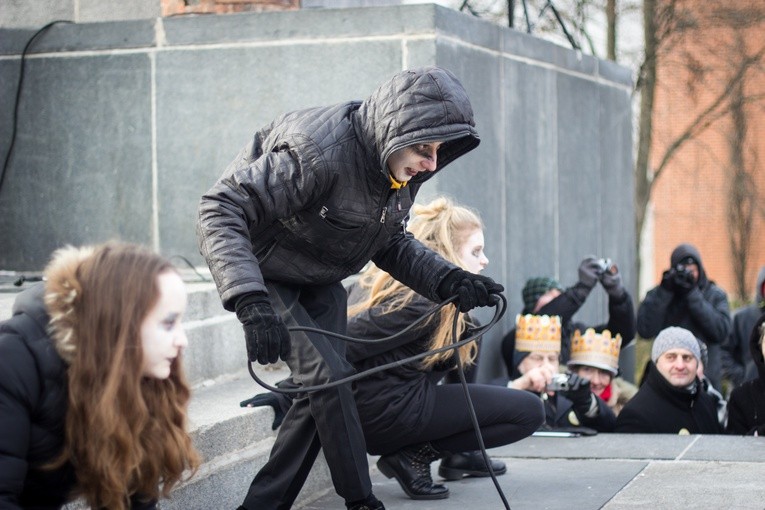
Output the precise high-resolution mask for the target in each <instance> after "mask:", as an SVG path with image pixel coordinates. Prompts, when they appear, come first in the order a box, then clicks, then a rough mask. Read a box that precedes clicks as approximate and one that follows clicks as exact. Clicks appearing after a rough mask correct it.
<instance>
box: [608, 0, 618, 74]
mask: <svg viewBox="0 0 765 510" xmlns="http://www.w3.org/2000/svg"><path fill="white" fill-rule="evenodd" d="M606 58H607V59H608V60H613V61H614V62H616V0H606Z"/></svg>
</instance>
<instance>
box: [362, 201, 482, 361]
mask: <svg viewBox="0 0 765 510" xmlns="http://www.w3.org/2000/svg"><path fill="white" fill-rule="evenodd" d="M412 212H413V213H414V216H413V218H412V221H411V222H410V223H409V228H408V230H409V232H411V233H412V235H413V236H414V237H415V238H416V239H417V240H419V241H420V242H421V243H422V244H424V245H425V246H427V247H428V248H430V249H431V250H433V251H435V252H436V253H438V254H439V255H441V256H442V257H444V258H445V259H446V260H448V261H449V262H452V263H453V264H456V265H458V266H460V265H461V264H462V262H461V261H460V259H459V250H460V248H462V246H463V245H464V244H465V243H466V242H467V240H468V238H469V237H470V236H471V235H472V234H473V233H474V232H475V231H476V230H480V229H482V228H483V223H482V222H481V218H480V216H479V215H478V213H477V212H475V211H473V210H471V209H468V208H467V207H463V206H459V205H456V204H454V203H453V202H452V201H451V200H449V199H448V198H446V197H439V198H436V199H434V200H432V201H431V202H430V203H428V204H425V205H415V206H414V207H412ZM359 285H361V287H362V288H364V289H366V290H367V297H366V299H365V300H363V301H361V302H359V303H356V304H355V305H353V306H351V307H349V309H348V315H349V316H353V315H356V314H358V313H360V312H362V311H364V310H366V309H368V308H371V307H373V306H377V305H382V306H384V311H385V312H386V313H389V312H391V311H395V310H400V309H402V308H404V307H405V306H406V305H408V304H409V303H410V302H411V301H412V299H413V298H414V296H415V292H414V291H413V290H412V289H410V288H409V287H407V286H406V285H404V284H403V283H401V282H399V281H398V280H395V279H393V277H391V276H390V275H389V274H388V273H386V272H385V271H382V270H381V269H379V268H378V267H377V266H374V265H371V266H369V268H367V269H366V270H365V271H364V272H363V273H362V274H361V277H360V279H359ZM455 313H457V309H456V307H454V306H445V307H444V308H442V309H441V311H440V314H439V316H438V323H437V325H436V328H435V333H434V334H433V336H432V337H431V341H430V345H429V350H432V349H437V348H440V347H444V346H445V345H448V344H450V343H451V339H452V323H453V321H454V314H455ZM402 327H403V325H402ZM464 331H465V314H462V313H461V314H460V316H459V319H458V331H457V332H458V334H459V335H462V333H463V332H464ZM476 350H477V346H476V344H475V342H470V343H468V344H466V345H463V346H462V347H460V348H459V349H458V352H459V363H460V364H461V365H463V366H467V365H471V364H472V363H473V362H474V360H475V355H476ZM452 352H453V351H451V350H448V351H444V352H442V353H439V354H433V355H431V356H428V357H426V358H425V359H424V360H423V367H425V368H427V367H431V366H433V365H434V364H435V363H437V362H439V361H446V360H448V359H449V358H451V356H452Z"/></svg>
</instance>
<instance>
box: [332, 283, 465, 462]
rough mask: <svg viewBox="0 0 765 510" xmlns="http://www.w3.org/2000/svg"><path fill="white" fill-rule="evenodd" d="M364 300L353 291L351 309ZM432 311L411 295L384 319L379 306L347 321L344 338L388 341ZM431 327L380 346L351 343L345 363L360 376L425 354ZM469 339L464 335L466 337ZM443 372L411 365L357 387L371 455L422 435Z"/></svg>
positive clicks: (363, 381)
mask: <svg viewBox="0 0 765 510" xmlns="http://www.w3.org/2000/svg"><path fill="white" fill-rule="evenodd" d="M363 295H364V291H363V290H362V289H361V288H360V287H359V286H358V285H353V286H352V287H351V289H350V295H349V303H355V302H357V301H358V300H360V299H361V297H362V296H363ZM435 306H436V305H435V304H434V303H433V302H432V301H429V300H427V299H425V298H424V297H422V296H420V295H415V297H414V299H413V300H412V301H411V302H409V304H407V305H406V306H405V307H404V308H402V309H400V310H396V312H395V313H386V312H385V311H384V307H383V306H375V307H372V308H370V309H368V310H365V311H363V312H362V313H360V314H358V315H355V316H353V317H350V318H349V320H348V335H349V336H353V337H357V338H370V339H374V338H383V337H387V336H390V335H392V334H394V333H398V332H399V331H401V330H402V329H404V328H405V327H406V326H408V325H410V324H411V323H413V322H414V321H415V320H417V319H420V318H422V317H423V316H424V315H425V314H426V313H427V312H428V311H430V310H433V309H434V308H435ZM435 324H436V323H435V320H433V321H430V322H429V323H428V324H426V325H424V326H421V327H418V328H415V329H413V330H411V331H409V332H408V333H407V334H404V335H402V336H400V337H399V338H397V339H396V340H393V341H389V342H385V343H382V344H381V343H377V344H358V343H349V344H348V348H347V349H348V350H347V353H346V355H347V358H348V360H349V361H351V362H352V363H353V365H354V366H355V367H356V370H357V371H359V372H360V371H362V370H368V369H370V368H374V367H377V366H380V365H384V364H386V363H390V362H392V361H397V360H401V359H404V358H407V357H410V356H414V355H416V354H421V353H423V352H425V351H427V350H428V346H429V344H430V339H431V337H432V335H433V333H434V332H435ZM469 333H470V330H469V329H468V330H467V331H466V334H469ZM463 336H464V335H463ZM447 369H448V367H447V366H443V367H436V368H435V369H431V370H427V371H425V370H423V369H422V368H421V365H420V363H419V362H414V363H408V364H406V365H401V366H398V367H394V368H391V369H388V370H385V371H383V372H379V373H377V374H372V375H370V376H368V377H365V378H364V379H361V380H359V381H358V382H357V383H356V389H355V393H354V395H355V397H356V406H357V408H358V411H359V417H360V418H361V424H362V428H363V429H364V437H365V438H366V442H367V451H368V452H369V453H371V454H373V455H380V454H385V453H390V452H392V451H395V450H398V449H399V448H401V447H402V446H405V445H407V444H409V443H410V442H411V441H410V440H409V439H408V436H409V435H410V434H412V433H419V432H421V431H422V429H423V427H424V426H425V424H427V423H428V422H429V421H430V417H431V416H432V413H433V407H434V405H435V386H436V384H438V382H439V381H440V380H441V379H442V378H443V377H444V375H445V374H446V370H447Z"/></svg>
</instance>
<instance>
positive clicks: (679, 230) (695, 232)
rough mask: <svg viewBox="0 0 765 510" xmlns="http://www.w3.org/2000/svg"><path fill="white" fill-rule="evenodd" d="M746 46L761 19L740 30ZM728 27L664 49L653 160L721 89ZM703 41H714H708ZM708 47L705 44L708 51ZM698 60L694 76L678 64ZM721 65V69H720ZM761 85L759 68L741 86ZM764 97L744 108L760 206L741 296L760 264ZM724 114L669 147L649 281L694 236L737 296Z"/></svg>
mask: <svg viewBox="0 0 765 510" xmlns="http://www.w3.org/2000/svg"><path fill="white" fill-rule="evenodd" d="M743 35H744V40H745V42H746V45H747V47H748V51H749V52H754V51H755V49H757V48H760V47H762V45H763V43H765V35H763V31H762V25H761V24H760V25H759V26H758V25H755V26H753V27H752V28H750V29H746V30H744V31H743ZM732 36H733V34H731V33H730V32H727V33H726V31H724V30H717V31H714V30H705V31H704V33H702V34H700V36H699V39H696V40H693V39H689V40H688V41H687V44H685V45H678V46H676V47H675V48H674V51H673V52H672V53H671V54H670V55H667V56H665V59H664V60H663V62H664V63H665V65H664V66H663V67H661V68H660V69H659V83H660V85H659V86H658V88H657V94H656V103H655V110H654V146H653V153H652V163H653V164H654V165H657V164H658V163H659V159H660V158H661V156H662V155H663V154H664V152H665V151H666V147H667V145H668V144H669V143H671V142H672V141H673V140H675V139H676V138H677V137H678V136H679V135H680V134H681V133H682V132H683V131H684V130H685V129H686V127H687V126H688V125H689V124H690V123H691V122H692V120H693V119H694V118H696V117H697V115H698V114H699V112H701V111H702V110H703V109H705V108H706V107H707V106H708V105H709V104H710V103H711V102H712V101H713V100H714V99H715V98H716V97H717V96H718V95H719V94H720V92H721V91H722V85H721V84H722V83H724V74H726V73H730V72H731V69H732V63H735V62H736V59H737V55H736V54H735V52H733V53H731V51H730V49H729V48H730V47H731V46H732V42H733V40H734V38H733V37H732ZM709 41H714V42H715V44H714V45H712V46H710V44H709ZM710 50H711V51H710ZM689 56H690V57H692V58H694V59H695V60H696V61H697V63H698V64H699V68H698V69H697V71H699V72H697V73H695V74H694V75H693V76H691V74H690V73H689V72H688V69H687V67H686V65H685V62H687V58H688V57H689ZM721 71H722V72H721ZM763 92H765V76H763V75H762V73H761V72H754V73H752V74H751V79H750V80H749V81H747V93H748V94H757V93H760V94H762V93H763ZM763 106H764V104H763V103H762V102H760V103H759V104H751V105H749V106H748V107H747V108H746V112H747V116H748V132H747V135H746V148H745V151H746V156H745V157H746V158H747V162H748V164H749V165H752V167H753V168H754V169H755V170H754V172H753V173H754V177H755V183H756V187H757V189H758V190H759V191H758V193H759V197H760V199H759V200H758V202H759V212H758V213H756V219H755V223H754V234H753V239H752V242H751V246H750V250H749V261H750V262H749V267H748V271H747V289H748V290H747V296H745V297H746V298H747V299H751V297H752V294H753V291H754V285H755V280H756V276H757V273H758V271H759V269H760V267H762V266H764V265H765V243H764V242H763V241H762V239H763V235H764V234H765V221H764V220H763V217H764V215H765V207H764V206H763V204H764V203H765V168H763V166H765V136H764V135H765V132H764V128H763V123H764V122H765V109H764V108H763ZM730 133H731V121H730V118H729V117H724V118H722V119H720V120H719V121H717V122H715V123H714V124H713V125H711V126H710V127H709V128H708V129H707V130H705V131H704V132H703V134H702V135H701V136H699V137H697V138H696V139H694V140H692V141H690V142H688V143H687V144H685V145H684V146H683V148H682V149H681V150H680V151H679V152H678V153H677V154H676V156H675V158H674V159H673V161H672V162H671V163H670V165H669V166H668V167H667V168H666V170H665V172H664V174H663V175H662V176H661V177H660V178H659V180H658V181H657V182H656V185H655V187H654V191H653V208H654V238H653V246H654V252H653V267H654V275H653V276H654V281H655V282H658V281H659V280H660V278H661V274H662V272H663V271H664V270H665V269H667V268H668V267H669V257H670V254H671V253H672V250H673V249H674V247H675V246H677V245H678V244H680V243H682V242H689V243H692V244H694V245H695V246H696V247H697V248H698V249H699V250H700V252H701V256H702V260H703V263H704V267H705V269H706V271H707V274H708V276H709V277H710V278H711V279H713V280H715V281H716V283H717V284H718V285H720V286H721V287H722V288H723V289H725V291H726V292H728V295H729V298H732V299H734V298H738V296H736V295H735V294H736V283H735V273H734V270H733V266H732V258H731V248H730V240H729V228H728V222H727V203H728V202H727V197H728V193H729V179H730V177H729V175H730V174H729V170H728V165H729V154H730V149H729V144H728V140H727V137H728V136H729V135H730Z"/></svg>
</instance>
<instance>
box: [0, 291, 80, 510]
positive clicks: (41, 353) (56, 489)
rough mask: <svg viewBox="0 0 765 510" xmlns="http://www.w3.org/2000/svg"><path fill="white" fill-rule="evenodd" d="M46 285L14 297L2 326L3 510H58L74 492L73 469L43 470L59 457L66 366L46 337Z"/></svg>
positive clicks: (0, 489)
mask: <svg viewBox="0 0 765 510" xmlns="http://www.w3.org/2000/svg"><path fill="white" fill-rule="evenodd" d="M43 292H44V286H43V285H42V284H38V285H36V286H34V287H32V288H30V289H28V290H25V291H24V292H22V293H21V294H19V296H18V297H17V298H16V301H15V303H14V306H13V317H12V318H11V319H9V320H7V321H5V322H3V323H2V324H0V508H3V509H6V508H31V507H33V508H46V509H47V508H59V507H60V506H62V505H63V504H64V503H65V502H66V500H67V498H68V495H69V492H70V491H71V490H72V488H73V487H74V483H75V477H74V471H73V470H72V468H71V466H70V465H66V466H64V467H62V468H60V469H57V470H54V471H49V470H42V469H41V467H42V466H43V465H44V464H46V463H48V462H50V461H52V460H53V459H54V457H56V455H58V454H59V453H61V450H62V448H63V444H64V417H65V413H66V405H67V393H66V377H65V374H66V365H65V364H64V361H63V360H62V359H61V357H60V356H59V355H58V353H57V352H56V349H55V347H54V345H53V341H52V340H51V339H50V338H49V337H48V336H47V335H46V333H45V328H46V325H47V324H48V315H47V313H46V311H45V307H44V305H43V301H42V296H43Z"/></svg>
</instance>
